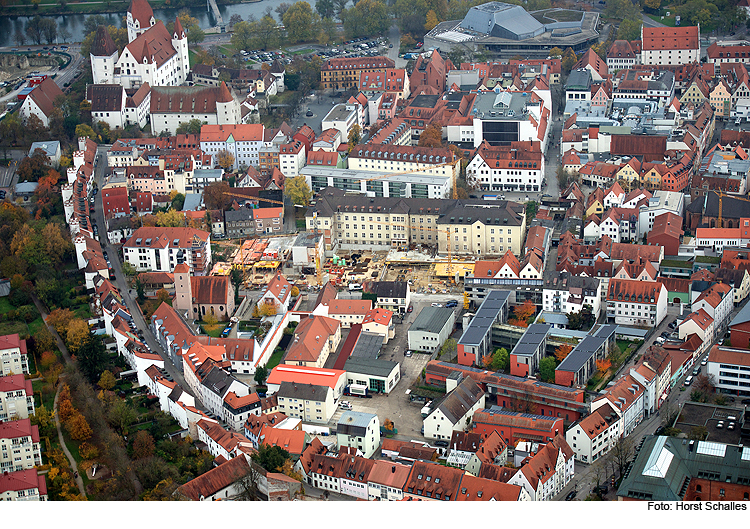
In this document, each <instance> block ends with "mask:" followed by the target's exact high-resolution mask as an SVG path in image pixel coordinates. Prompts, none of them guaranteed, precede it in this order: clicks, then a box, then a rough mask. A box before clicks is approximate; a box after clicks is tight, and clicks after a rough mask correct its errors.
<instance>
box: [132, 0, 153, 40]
mask: <svg viewBox="0 0 750 529" xmlns="http://www.w3.org/2000/svg"><path fill="white" fill-rule="evenodd" d="M154 24H156V19H155V18H154V10H153V9H151V6H150V5H149V3H148V1H147V0H133V1H132V2H131V3H130V7H129V8H128V14H127V25H128V42H133V41H134V40H135V39H136V38H137V37H138V35H140V34H141V33H144V32H145V31H146V30H147V29H148V28H150V27H151V26H153V25H154Z"/></svg>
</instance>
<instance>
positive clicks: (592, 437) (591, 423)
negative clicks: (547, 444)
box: [565, 404, 622, 464]
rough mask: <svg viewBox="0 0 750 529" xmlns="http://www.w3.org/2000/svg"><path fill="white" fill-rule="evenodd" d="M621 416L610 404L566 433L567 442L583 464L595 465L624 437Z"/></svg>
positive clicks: (595, 411)
mask: <svg viewBox="0 0 750 529" xmlns="http://www.w3.org/2000/svg"><path fill="white" fill-rule="evenodd" d="M621 426H622V421H620V416H619V415H618V414H617V412H615V411H614V410H613V409H612V407H611V406H610V405H609V404H604V405H603V406H601V407H600V408H598V409H596V410H594V411H593V412H592V413H591V415H589V416H587V417H585V418H583V419H581V421H580V422H578V423H576V424H574V425H573V426H572V427H571V428H570V429H569V430H568V431H567V432H565V440H566V441H567V442H568V445H570V447H571V448H572V449H573V452H574V453H575V458H576V460H578V461H581V462H582V463H586V464H589V463H593V462H594V461H596V460H597V459H599V458H600V457H602V456H603V455H605V454H606V453H607V452H609V450H610V449H611V448H612V447H613V446H614V445H615V442H616V441H617V439H619V438H620V437H622V431H621V429H620V427H621Z"/></svg>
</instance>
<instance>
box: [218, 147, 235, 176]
mask: <svg viewBox="0 0 750 529" xmlns="http://www.w3.org/2000/svg"><path fill="white" fill-rule="evenodd" d="M216 163H218V164H219V166H220V167H221V168H222V169H224V170H225V171H229V170H230V169H231V168H232V167H234V155H233V154H232V153H231V152H229V151H228V150H226V149H223V150H221V151H219V152H217V153H216Z"/></svg>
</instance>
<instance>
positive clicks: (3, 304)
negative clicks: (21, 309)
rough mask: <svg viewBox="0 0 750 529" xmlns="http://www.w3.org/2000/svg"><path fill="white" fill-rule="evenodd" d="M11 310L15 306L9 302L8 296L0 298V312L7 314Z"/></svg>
mask: <svg viewBox="0 0 750 529" xmlns="http://www.w3.org/2000/svg"><path fill="white" fill-rule="evenodd" d="M11 310H15V307H14V306H13V305H11V304H10V301H9V300H8V298H7V297H5V298H0V313H2V314H7V313H8V312H10V311H11Z"/></svg>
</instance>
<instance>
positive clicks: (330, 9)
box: [315, 0, 336, 18]
mask: <svg viewBox="0 0 750 529" xmlns="http://www.w3.org/2000/svg"><path fill="white" fill-rule="evenodd" d="M315 11H317V12H318V14H319V15H320V18H333V17H334V16H335V14H336V10H335V8H334V6H333V0H317V1H316V2H315Z"/></svg>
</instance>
